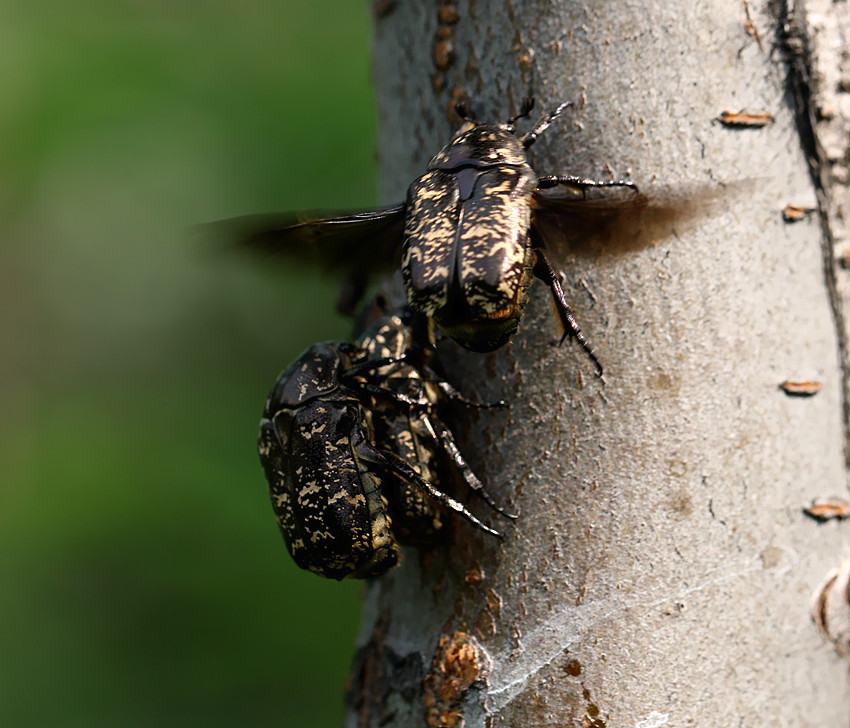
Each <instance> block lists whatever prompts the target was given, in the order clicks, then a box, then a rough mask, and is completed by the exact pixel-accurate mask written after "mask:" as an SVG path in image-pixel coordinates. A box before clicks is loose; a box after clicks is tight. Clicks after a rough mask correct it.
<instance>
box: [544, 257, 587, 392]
mask: <svg viewBox="0 0 850 728" xmlns="http://www.w3.org/2000/svg"><path fill="white" fill-rule="evenodd" d="M534 252H535V255H536V256H537V261H536V262H535V264H534V275H535V276H537V277H538V278H539V279H540V280H541V281H543V282H544V283H545V284H546V285H547V286H549V290H550V291H552V298H553V299H554V300H555V308H556V309H557V310H558V316H559V318H560V319H561V325H562V326H563V327H564V335H563V336H562V337H561V344H563V343H564V339H566V338H567V336H572V337H573V338H574V339H575V340H576V341H577V342H578V343H579V345H580V346H581V348H582V349H584V352H585V354H587V356H588V357H589V358H590V361H592V362H593V365H594V366H595V367H596V374H597V376H599V377H601V376H602V364H601V363H600V362H599V359H597V358H596V354H594V353H593V349H591V348H590V342H588V340H587V339H586V338H585V337H584V334H582V333H581V329H580V328H579V325H578V321H576V318H575V316H574V315H573V311H572V309H571V308H570V305H569V304H568V303H567V299H566V298H565V297H564V289H563V288H561V281H559V280H558V276H557V274H556V273H555V271H554V269H553V268H552V266H551V265H550V264H549V261H548V260H547V258H546V253H545V252H544V250H543V249H542V248H535V250H534Z"/></svg>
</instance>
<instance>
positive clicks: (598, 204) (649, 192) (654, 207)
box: [532, 184, 730, 259]
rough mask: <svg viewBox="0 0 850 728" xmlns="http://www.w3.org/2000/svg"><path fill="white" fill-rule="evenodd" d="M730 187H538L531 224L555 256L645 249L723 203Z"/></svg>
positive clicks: (606, 253)
mask: <svg viewBox="0 0 850 728" xmlns="http://www.w3.org/2000/svg"><path fill="white" fill-rule="evenodd" d="M729 191H730V188H720V187H718V188H711V189H709V188H705V187H691V188H677V189H676V190H675V191H674V190H670V189H668V188H660V187H654V188H647V189H644V188H643V186H642V187H641V189H640V191H638V190H635V189H631V188H628V187H597V188H587V189H582V188H581V187H578V186H573V185H567V184H563V185H558V186H557V187H553V188H549V189H545V190H537V191H536V192H535V193H534V197H533V199H532V226H533V227H534V231H535V232H536V233H537V235H538V236H539V238H540V239H542V241H543V244H544V246H545V247H546V249H547V250H550V251H552V253H553V254H554V255H555V258H556V259H563V258H564V257H565V256H567V255H569V254H572V255H579V256H588V257H596V256H600V255H616V254H621V253H626V252H629V251H633V250H640V249H642V248H645V247H649V246H650V245H654V244H655V243H657V242H658V241H659V240H663V239H664V238H666V237H668V236H670V235H672V234H673V233H674V232H682V231H684V230H686V229H687V228H688V227H690V226H692V225H694V224H696V223H697V222H698V221H699V219H700V218H702V217H704V216H706V215H708V214H710V213H711V212H712V211H715V210H716V209H719V207H720V205H719V203H720V202H721V198H722V197H723V196H724V195H725V194H728V192H729Z"/></svg>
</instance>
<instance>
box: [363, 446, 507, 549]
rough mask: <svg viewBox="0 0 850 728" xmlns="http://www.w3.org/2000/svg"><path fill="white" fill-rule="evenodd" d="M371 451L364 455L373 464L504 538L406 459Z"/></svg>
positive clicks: (388, 452)
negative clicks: (426, 478) (427, 478)
mask: <svg viewBox="0 0 850 728" xmlns="http://www.w3.org/2000/svg"><path fill="white" fill-rule="evenodd" d="M364 445H365V443H364ZM363 449H365V448H363V447H361V450H363ZM369 450H371V452H368V451H367V453H364V454H366V455H371V456H372V457H373V458H374V459H373V462H374V463H375V464H377V465H381V466H383V467H385V468H388V469H389V470H391V471H392V472H394V473H395V474H396V475H398V476H399V477H400V478H401V479H402V480H406V481H407V482H408V483H412V484H413V485H415V486H416V487H417V488H421V489H422V490H423V491H425V492H426V493H427V494H428V495H429V496H431V497H432V498H433V499H434V500H435V501H437V503H440V504H441V505H444V506H445V507H446V508H448V509H449V510H452V511H454V512H455V513H457V514H458V515H459V516H462V517H463V518H465V519H466V520H467V521H469V522H470V523H471V524H472V525H473V526H475V527H476V528H480V529H481V530H482V531H485V532H486V533H489V534H491V535H493V536H496V537H497V538H499V539H501V538H503V536H502V534H501V533H499V532H498V531H496V530H494V529H492V528H490V527H489V526H486V525H485V524H483V523H482V522H481V521H479V520H478V519H477V518H476V517H475V516H474V515H472V513H471V512H470V511H468V510H467V509H466V507H465V506H464V505H463V504H462V503H459V502H458V501H456V500H455V499H454V498H452V497H451V496H450V495H446V494H445V493H443V491H441V490H439V489H438V488H436V487H435V486H434V485H432V484H431V483H429V482H428V481H427V480H425V478H423V477H422V476H421V475H419V473H417V472H416V470H414V469H413V468H412V467H411V466H410V465H409V464H408V463H407V462H406V461H405V460H404V458H402V457H399V456H398V455H396V454H395V453H394V452H390V451H380V450H376V449H374V448H371V447H370V448H369Z"/></svg>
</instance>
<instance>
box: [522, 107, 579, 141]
mask: <svg viewBox="0 0 850 728" xmlns="http://www.w3.org/2000/svg"><path fill="white" fill-rule="evenodd" d="M572 105H573V102H572V101H565V102H564V103H563V104H561V105H560V106H559V107H558V108H557V109H555V110H554V111H552V112H551V113H549V114H548V115H547V116H544V117H543V118H542V119H541V120H540V121H538V122H537V123H536V124H535V125H534V128H533V129H532V130H531V131H530V132H528V134H526V135H525V136H523V137H521V138H520V141H521V142H522V146H524V147H525V148H526V149H528V148H529V147H530V146H531V145H532V144H534V142H536V141H537V137H539V136H540V135H541V134H542V133H543V132H544V131H546V129H548V128H549V125H550V124H551V123H552V122H553V121H555V119H557V118H558V117H559V116H560V115H561V114H562V113H563V112H564V109H566V108H567V107H568V106H572Z"/></svg>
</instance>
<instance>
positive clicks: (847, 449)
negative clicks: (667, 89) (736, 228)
mask: <svg viewBox="0 0 850 728" xmlns="http://www.w3.org/2000/svg"><path fill="white" fill-rule="evenodd" d="M773 7H774V8H775V9H776V13H775V17H776V18H777V20H778V33H779V45H780V47H781V48H782V49H783V50H784V55H785V62H786V63H787V65H788V75H787V78H786V94H787V95H788V98H789V102H790V105H791V108H792V109H793V111H794V117H795V120H796V123H797V131H798V133H799V135H800V144H801V146H802V149H803V152H804V154H805V155H806V159H807V160H808V163H809V174H810V176H811V179H812V184H813V185H814V187H815V193H816V196H817V200H818V217H819V219H820V227H821V233H822V237H821V256H822V260H823V272H824V280H825V283H826V290H827V294H828V296H829V304H830V309H831V311H832V320H833V323H834V325H835V336H836V341H837V343H838V361H839V367H840V371H841V403H842V407H841V409H842V422H843V424H844V467H845V473H846V475H847V477H848V481H850V400H848V396H847V392H848V385H850V357H848V347H847V334H846V331H847V328H846V322H845V319H844V310H843V307H842V305H841V297H840V295H839V293H838V283H837V281H836V262H835V237H834V235H833V232H832V226H831V225H830V219H829V210H830V204H829V203H830V186H829V183H828V165H827V164H826V163H825V159H826V157H825V155H824V153H823V149H822V148H821V145H820V143H819V140H818V135H817V131H816V128H815V109H814V104H813V102H812V99H813V98H814V92H815V88H814V83H815V81H814V78H813V73H812V47H811V36H810V33H809V29H808V24H807V21H806V13H805V8H804V7H803V4H802V2H799V1H797V2H794V1H793V0H778V1H777V2H776V4H775V5H774V6H773Z"/></svg>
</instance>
